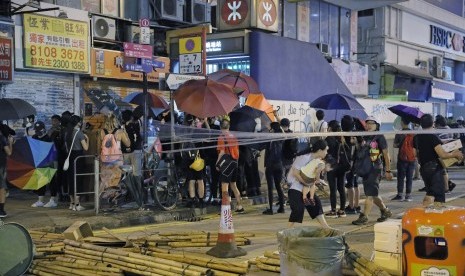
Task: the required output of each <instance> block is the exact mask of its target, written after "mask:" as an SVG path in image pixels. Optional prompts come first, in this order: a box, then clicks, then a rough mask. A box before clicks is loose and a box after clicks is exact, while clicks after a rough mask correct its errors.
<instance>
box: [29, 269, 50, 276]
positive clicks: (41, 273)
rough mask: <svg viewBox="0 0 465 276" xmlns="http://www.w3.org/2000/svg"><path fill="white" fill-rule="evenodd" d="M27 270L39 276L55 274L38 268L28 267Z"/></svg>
mask: <svg viewBox="0 0 465 276" xmlns="http://www.w3.org/2000/svg"><path fill="white" fill-rule="evenodd" d="M28 271H29V273H32V274H34V275H39V276H55V274H52V273H48V272H45V271H42V270H38V269H31V268H29V269H28Z"/></svg>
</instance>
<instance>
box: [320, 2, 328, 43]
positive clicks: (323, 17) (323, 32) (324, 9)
mask: <svg viewBox="0 0 465 276" xmlns="http://www.w3.org/2000/svg"><path fill="white" fill-rule="evenodd" d="M320 42H321V43H326V44H329V4H328V3H325V2H320Z"/></svg>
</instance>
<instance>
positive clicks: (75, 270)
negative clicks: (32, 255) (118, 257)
mask: <svg viewBox="0 0 465 276" xmlns="http://www.w3.org/2000/svg"><path fill="white" fill-rule="evenodd" d="M35 265H37V266H40V267H46V268H48V269H53V270H57V271H62V272H66V273H71V274H76V275H81V276H94V275H95V272H92V271H89V270H82V269H78V268H69V267H63V266H59V265H55V264H52V263H40V262H36V263H35Z"/></svg>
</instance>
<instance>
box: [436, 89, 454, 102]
mask: <svg viewBox="0 0 465 276" xmlns="http://www.w3.org/2000/svg"><path fill="white" fill-rule="evenodd" d="M431 97H433V98H436V99H443V100H450V101H453V100H455V93H454V92H451V91H447V90H444V89H439V88H437V87H432V88H431Z"/></svg>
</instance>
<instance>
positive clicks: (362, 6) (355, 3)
mask: <svg viewBox="0 0 465 276" xmlns="http://www.w3.org/2000/svg"><path fill="white" fill-rule="evenodd" d="M302 1H310V0H288V2H302ZM323 1H325V2H328V3H331V4H333V5H336V6H340V7H344V8H347V9H350V10H357V11H361V10H367V9H374V8H379V7H384V6H388V5H394V4H397V3H400V2H407V1H408V0H323Z"/></svg>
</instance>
